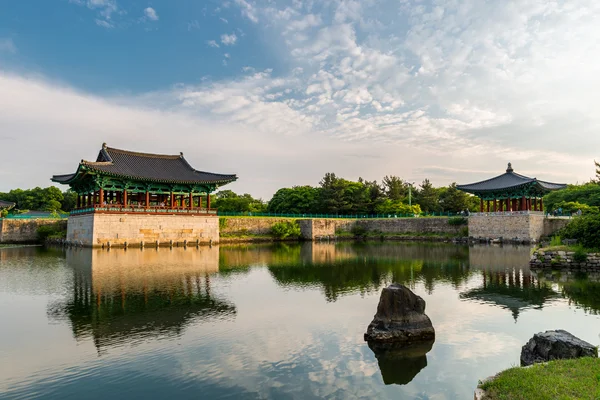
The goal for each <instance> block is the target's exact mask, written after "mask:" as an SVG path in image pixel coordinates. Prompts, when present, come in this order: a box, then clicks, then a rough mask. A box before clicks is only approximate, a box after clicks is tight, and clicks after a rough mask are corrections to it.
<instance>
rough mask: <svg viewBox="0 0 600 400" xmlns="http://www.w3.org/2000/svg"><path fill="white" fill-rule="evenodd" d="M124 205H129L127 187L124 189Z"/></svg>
mask: <svg viewBox="0 0 600 400" xmlns="http://www.w3.org/2000/svg"><path fill="white" fill-rule="evenodd" d="M123 205H124V206H125V207H127V189H123Z"/></svg>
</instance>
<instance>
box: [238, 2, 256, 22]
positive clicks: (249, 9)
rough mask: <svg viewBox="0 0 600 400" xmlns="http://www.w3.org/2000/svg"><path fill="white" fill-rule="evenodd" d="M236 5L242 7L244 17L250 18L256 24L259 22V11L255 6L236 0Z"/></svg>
mask: <svg viewBox="0 0 600 400" xmlns="http://www.w3.org/2000/svg"><path fill="white" fill-rule="evenodd" d="M235 3H236V4H237V5H238V6H239V7H240V9H241V11H242V15H243V16H244V17H246V18H248V19H249V20H250V21H252V22H254V23H257V22H258V17H257V10H256V8H255V7H254V6H253V5H251V4H250V3H249V2H247V1H246V0H235Z"/></svg>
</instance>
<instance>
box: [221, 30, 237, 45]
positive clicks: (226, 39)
mask: <svg viewBox="0 0 600 400" xmlns="http://www.w3.org/2000/svg"><path fill="white" fill-rule="evenodd" d="M235 42H237V36H236V35H235V33H232V34H231V35H228V34H226V33H224V34H223V35H221V43H223V44H224V45H225V46H233V45H234V44H235Z"/></svg>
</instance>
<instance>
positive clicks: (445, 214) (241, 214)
mask: <svg viewBox="0 0 600 400" xmlns="http://www.w3.org/2000/svg"><path fill="white" fill-rule="evenodd" d="M217 215H218V216H220V217H279V218H341V219H384V218H415V217H452V216H456V215H460V213H459V214H456V213H453V212H449V211H448V212H437V213H420V214H313V213H306V214H285V213H284V214H279V213H259V212H257V213H254V212H229V211H218V212H217Z"/></svg>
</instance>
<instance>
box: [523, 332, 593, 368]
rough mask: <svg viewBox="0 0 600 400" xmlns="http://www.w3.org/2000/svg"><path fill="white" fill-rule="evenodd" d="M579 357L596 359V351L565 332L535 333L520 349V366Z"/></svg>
mask: <svg viewBox="0 0 600 400" xmlns="http://www.w3.org/2000/svg"><path fill="white" fill-rule="evenodd" d="M579 357H598V349H597V348H596V347H594V346H592V345H591V344H589V343H588V342H584V341H583V340H581V339H579V338H578V337H576V336H573V335H571V334H570V333H569V332H567V331H563V330H556V331H546V332H541V333H536V334H535V335H533V337H532V338H531V339H529V342H527V344H526V345H525V346H523V348H522V349H521V365H522V366H526V365H531V364H535V363H540V362H546V361H551V360H559V359H565V358H579Z"/></svg>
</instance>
